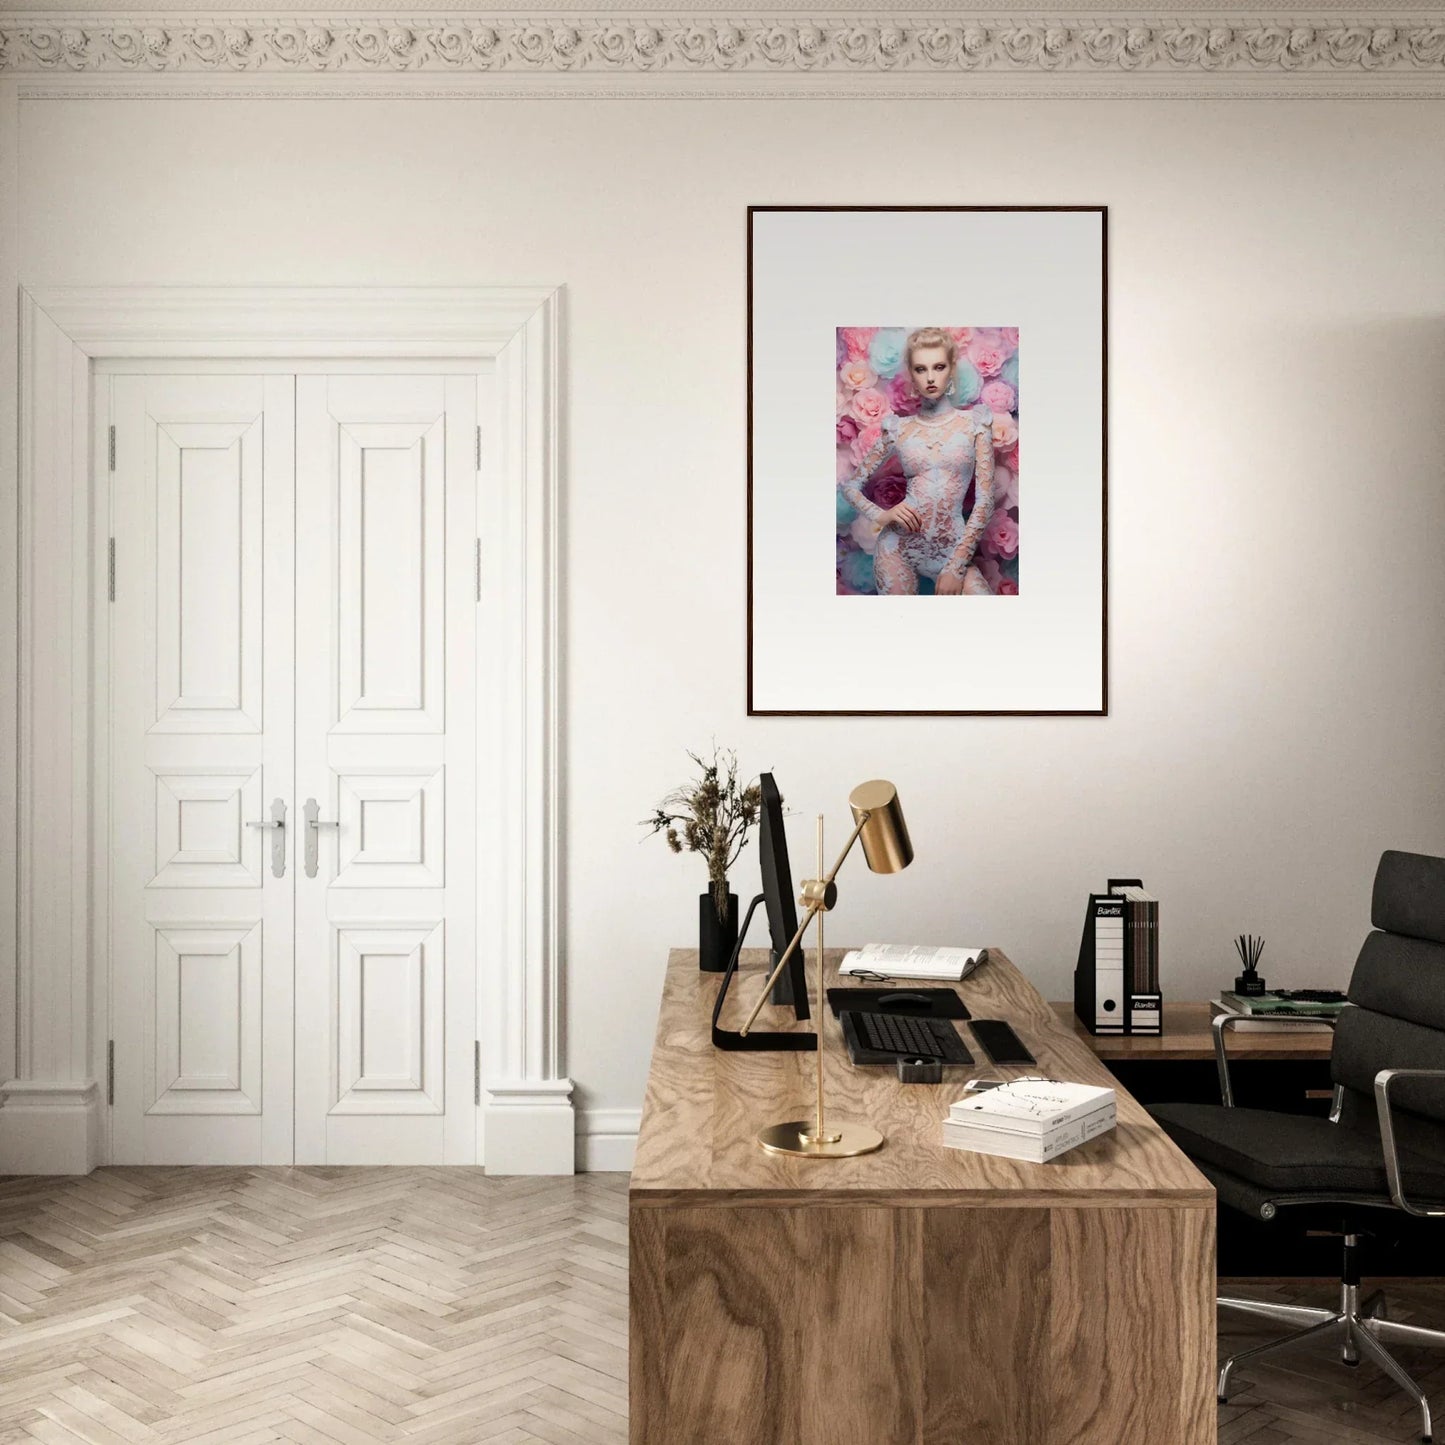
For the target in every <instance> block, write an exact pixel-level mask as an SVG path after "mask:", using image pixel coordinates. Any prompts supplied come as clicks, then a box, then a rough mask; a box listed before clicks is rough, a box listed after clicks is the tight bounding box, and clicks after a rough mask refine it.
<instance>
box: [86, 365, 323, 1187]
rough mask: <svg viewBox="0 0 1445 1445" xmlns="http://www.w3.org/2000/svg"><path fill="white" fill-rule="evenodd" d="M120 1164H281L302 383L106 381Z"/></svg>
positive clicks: (288, 1125)
mask: <svg viewBox="0 0 1445 1445" xmlns="http://www.w3.org/2000/svg"><path fill="white" fill-rule="evenodd" d="M111 387H112V393H111V403H112V416H113V417H114V421H115V426H116V469H115V472H114V474H113V476H112V478H111V516H112V518H113V522H114V526H113V530H114V533H115V538H116V562H117V572H116V598H115V604H114V606H113V607H112V609H111V617H110V624H111V626H110V634H111V641H110V647H111V657H110V678H111V708H112V714H111V739H110V746H111V760H110V772H111V779H112V784H111V786H112V807H111V849H110V851H111V907H110V916H111V976H112V1000H113V1002H112V1008H113V1014H114V1036H115V1040H116V1065H115V1108H114V1112H113V1115H112V1149H111V1157H112V1159H113V1160H114V1162H116V1163H147V1164H161V1163H176V1164H184V1163H192V1164H199V1163H254V1162H262V1163H289V1162H290V1161H291V1158H292V1132H293V1126H292V1116H291V1100H292V1087H291V1027H292V973H293V968H292V941H293V934H294V922H293V909H292V886H291V878H290V876H289V851H290V850H289V849H288V850H287V851H286V852H285V853H283V855H282V860H283V863H285V864H286V865H287V874H286V876H283V877H280V878H278V877H276V876H275V874H274V871H273V868H272V866H271V862H272V849H271V838H272V830H269V829H262V828H255V827H252V826H251V824H252V823H255V822H263V821H266V820H269V819H270V818H271V816H272V812H271V805H272V800H273V799H277V798H280V799H282V800H286V799H289V798H290V797H291V796H292V793H293V771H294V768H293V756H292V744H293V722H292V718H293V712H294V707H293V699H292V675H293V670H294V669H293V661H292V638H293V630H294V629H293V615H292V591H293V584H292V577H291V549H292V532H293V527H294V520H293V516H294V509H293V495H292V473H293V467H294V461H295V439H294V388H293V383H292V380H291V378H290V377H261V376H191V377H187V376H116V377H114V378H112V380H111Z"/></svg>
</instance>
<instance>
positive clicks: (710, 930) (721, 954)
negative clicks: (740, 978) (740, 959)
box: [697, 888, 738, 973]
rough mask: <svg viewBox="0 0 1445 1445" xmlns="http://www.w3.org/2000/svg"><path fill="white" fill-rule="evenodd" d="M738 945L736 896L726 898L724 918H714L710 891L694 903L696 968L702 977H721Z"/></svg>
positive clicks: (715, 906)
mask: <svg viewBox="0 0 1445 1445" xmlns="http://www.w3.org/2000/svg"><path fill="white" fill-rule="evenodd" d="M737 944H738V895H737V894H736V893H729V894H728V906H727V916H726V918H719V917H718V916H717V904H716V903H714V902H713V897H712V889H711V888H709V889H708V890H707V892H706V893H704V894H703V895H702V896H701V897H700V898H699V899H698V900H697V966H698V967H699V968H700V969H701V970H702V971H703V972H704V973H722V972H723V970H724V969H725V968H727V966H728V959H730V958H731V957H732V956H733V949H735V948H736V947H737Z"/></svg>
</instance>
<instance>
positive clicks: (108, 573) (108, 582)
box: [105, 537, 115, 602]
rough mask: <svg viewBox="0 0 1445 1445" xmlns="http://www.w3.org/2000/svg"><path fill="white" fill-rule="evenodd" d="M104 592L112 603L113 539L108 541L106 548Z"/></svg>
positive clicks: (113, 578) (113, 595)
mask: <svg viewBox="0 0 1445 1445" xmlns="http://www.w3.org/2000/svg"><path fill="white" fill-rule="evenodd" d="M105 590H106V592H107V593H108V594H109V596H110V600H111V601H112V602H114V601H115V538H114V537H112V538H111V539H110V545H109V547H107V548H106V563H105Z"/></svg>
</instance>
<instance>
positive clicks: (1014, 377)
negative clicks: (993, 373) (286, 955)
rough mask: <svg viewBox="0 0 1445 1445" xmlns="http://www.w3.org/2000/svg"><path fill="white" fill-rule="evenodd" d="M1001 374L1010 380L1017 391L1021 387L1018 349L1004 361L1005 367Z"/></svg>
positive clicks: (1007, 380)
mask: <svg viewBox="0 0 1445 1445" xmlns="http://www.w3.org/2000/svg"><path fill="white" fill-rule="evenodd" d="M999 375H1000V376H1001V377H1002V378H1003V379H1004V380H1005V381H1006V382H1008V384H1009V385H1010V386H1011V387H1013V389H1014V390H1015V391H1017V390H1018V389H1019V354H1018V352H1017V351H1016V352H1014V354H1013V355H1012V356H1011V357H1009V359H1008V360H1007V361H1006V362H1004V364H1003V369H1002V370H1001V371H1000V372H999Z"/></svg>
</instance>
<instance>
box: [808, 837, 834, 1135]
mask: <svg viewBox="0 0 1445 1445" xmlns="http://www.w3.org/2000/svg"><path fill="white" fill-rule="evenodd" d="M822 871H823V815H822V814H821V813H819V814H818V872H820V873H821V872H822ZM835 871H836V870H835ZM826 1002H827V999H826V996H825V994H824V991H823V915H822V914H821V913H820V914H819V915H818V1026H817V1027H818V1049H817V1053H818V1127H817V1128H816V1129H814V1131H813V1138H814V1139H816V1140H818V1141H819V1142H821V1141H823V1140H824V1139H826V1138H827V1137H828V1136H827V1135H826V1134H825V1133H824V1132H823V1025H824V1023H825V1021H826V1019H827V1010H826V1007H825V1005H826Z"/></svg>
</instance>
